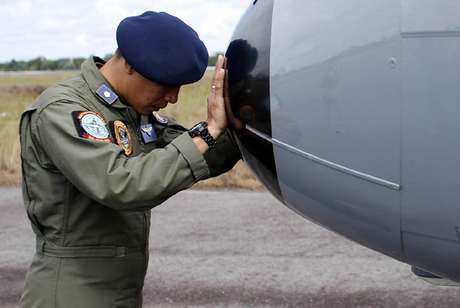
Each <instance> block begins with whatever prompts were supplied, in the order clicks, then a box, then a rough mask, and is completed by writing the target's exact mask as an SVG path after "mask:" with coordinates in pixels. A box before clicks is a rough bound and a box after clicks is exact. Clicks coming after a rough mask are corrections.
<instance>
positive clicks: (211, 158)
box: [156, 118, 242, 177]
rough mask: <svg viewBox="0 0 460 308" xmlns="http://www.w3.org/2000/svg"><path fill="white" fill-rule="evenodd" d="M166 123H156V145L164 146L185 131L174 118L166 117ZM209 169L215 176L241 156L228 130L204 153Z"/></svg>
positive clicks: (231, 165)
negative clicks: (213, 146)
mask: <svg viewBox="0 0 460 308" xmlns="http://www.w3.org/2000/svg"><path fill="white" fill-rule="evenodd" d="M168 120H169V121H168V124H166V125H161V124H157V126H156V129H157V130H158V132H159V137H158V141H157V146H159V147H164V146H166V145H167V144H169V143H170V142H172V141H173V140H174V139H176V138H177V137H178V136H180V135H181V134H183V133H184V132H186V131H187V129H186V128H185V127H183V126H182V125H180V124H178V123H177V122H176V121H175V120H174V119H171V118H168ZM204 158H205V160H206V163H207V164H208V167H209V170H210V177H215V176H218V175H221V174H222V173H225V172H227V171H229V170H230V169H232V168H233V166H235V164H236V163H237V162H238V161H239V160H240V159H241V158H242V157H241V152H240V150H239V148H238V146H237V145H236V144H235V143H234V142H233V140H232V138H231V137H230V133H229V132H228V131H226V132H225V134H222V135H221V136H220V137H219V138H218V139H217V144H216V147H215V148H213V149H210V150H209V151H207V152H206V153H205V154H204Z"/></svg>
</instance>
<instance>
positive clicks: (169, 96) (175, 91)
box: [165, 87, 180, 104]
mask: <svg viewBox="0 0 460 308" xmlns="http://www.w3.org/2000/svg"><path fill="white" fill-rule="evenodd" d="M179 89H180V87H174V88H172V89H171V90H169V91H168V93H166V96H165V99H166V101H168V102H169V103H170V104H175V103H177V99H178V97H179Z"/></svg>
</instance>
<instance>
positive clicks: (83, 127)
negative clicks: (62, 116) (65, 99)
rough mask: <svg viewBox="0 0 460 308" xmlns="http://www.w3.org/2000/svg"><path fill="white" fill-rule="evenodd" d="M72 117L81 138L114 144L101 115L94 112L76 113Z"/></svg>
mask: <svg viewBox="0 0 460 308" xmlns="http://www.w3.org/2000/svg"><path fill="white" fill-rule="evenodd" d="M72 117H73V119H74V122H75V127H76V128H77V132H78V135H79V136H80V137H82V138H85V139H90V140H95V141H104V142H110V143H112V138H111V137H110V132H109V130H108V129H107V123H106V122H105V120H104V118H103V117H102V116H101V115H100V114H98V113H96V112H93V111H74V112H72Z"/></svg>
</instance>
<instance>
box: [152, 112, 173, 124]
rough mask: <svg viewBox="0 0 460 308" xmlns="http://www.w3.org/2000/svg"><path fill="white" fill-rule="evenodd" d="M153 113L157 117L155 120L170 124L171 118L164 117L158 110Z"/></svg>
mask: <svg viewBox="0 0 460 308" xmlns="http://www.w3.org/2000/svg"><path fill="white" fill-rule="evenodd" d="M152 113H153V116H154V117H155V120H157V122H158V123H160V124H168V122H169V120H168V118H165V117H162V116H161V115H159V114H158V113H157V112H155V111H154V112H152Z"/></svg>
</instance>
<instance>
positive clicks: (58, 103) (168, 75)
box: [20, 12, 240, 308]
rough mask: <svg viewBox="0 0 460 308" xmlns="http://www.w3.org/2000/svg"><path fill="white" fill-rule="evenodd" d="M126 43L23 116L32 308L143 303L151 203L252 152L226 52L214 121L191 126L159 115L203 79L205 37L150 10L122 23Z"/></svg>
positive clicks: (215, 90) (211, 105)
mask: <svg viewBox="0 0 460 308" xmlns="http://www.w3.org/2000/svg"><path fill="white" fill-rule="evenodd" d="M117 43H118V50H117V52H116V55H115V56H114V57H113V58H111V59H110V60H109V61H108V62H107V63H104V62H103V61H102V60H101V59H99V58H96V57H93V58H90V59H88V60H87V61H86V62H85V63H84V64H83V65H82V71H81V74H80V75H79V76H77V77H75V78H73V79H70V80H67V81H65V82H63V83H60V84H58V85H56V86H54V87H51V88H49V89H47V90H46V91H45V92H44V93H43V94H42V95H41V96H40V97H39V98H38V99H37V100H36V101H35V103H34V104H33V105H32V106H31V107H29V108H28V109H27V110H25V111H24V113H23V115H22V119H21V125H20V135H21V158H22V167H23V195H24V200H25V206H26V210H27V215H28V218H29V219H30V221H31V224H32V228H33V230H34V232H35V233H36V235H37V252H36V254H35V256H34V258H33V261H32V264H31V266H30V269H29V271H28V273H27V277H26V282H25V286H24V292H23V295H22V297H21V306H22V307H47V308H48V307H85V308H90V307H98V308H101V307H140V306H141V305H142V287H143V282H144V276H145V274H146V270H147V265H148V254H149V250H148V236H149V226H150V209H151V208H152V207H154V206H156V205H158V204H161V203H162V202H164V201H165V200H166V199H168V198H169V197H170V196H172V195H174V194H175V193H177V192H178V191H181V190H183V189H186V188H188V187H190V186H191V185H192V184H194V183H196V182H197V181H199V180H202V179H206V178H208V177H210V176H215V175H218V174H221V173H223V172H226V171H228V170H229V169H230V168H232V167H233V165H234V164H235V163H236V161H237V160H239V159H240V153H239V151H238V150H237V148H236V147H235V146H234V144H233V143H232V142H231V140H230V139H229V137H228V136H227V135H226V133H225V130H226V126H227V120H226V113H225V108H224V102H223V83H224V78H225V72H226V71H225V69H224V65H225V64H224V63H225V59H224V58H223V57H219V60H218V63H217V65H216V70H215V73H214V78H213V85H212V89H211V93H210V95H209V97H208V118H207V126H206V123H199V124H198V125H196V126H195V127H194V128H192V129H191V130H189V131H187V130H186V129H185V128H183V127H182V126H180V125H178V124H176V123H174V122H173V121H171V120H168V119H166V118H163V117H161V116H159V115H158V114H156V113H155V112H156V111H158V110H159V109H161V108H164V107H166V105H168V103H176V102H177V97H178V93H179V89H180V86H181V85H183V84H188V83H192V82H195V81H197V80H199V79H200V78H201V77H202V76H203V74H204V72H205V69H206V66H207V61H208V53H207V51H206V48H205V46H204V44H203V43H202V42H201V40H200V39H199V37H198V35H197V34H196V33H195V32H194V31H193V30H192V29H191V28H190V27H189V26H187V25H186V24H185V23H183V22H182V21H181V20H179V19H178V18H176V17H173V16H171V15H168V14H166V13H155V12H146V13H144V14H142V15H140V16H133V17H128V18H126V19H124V20H123V21H122V22H121V23H120V25H119V26H118V29H117ZM216 140H217V141H216Z"/></svg>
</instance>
